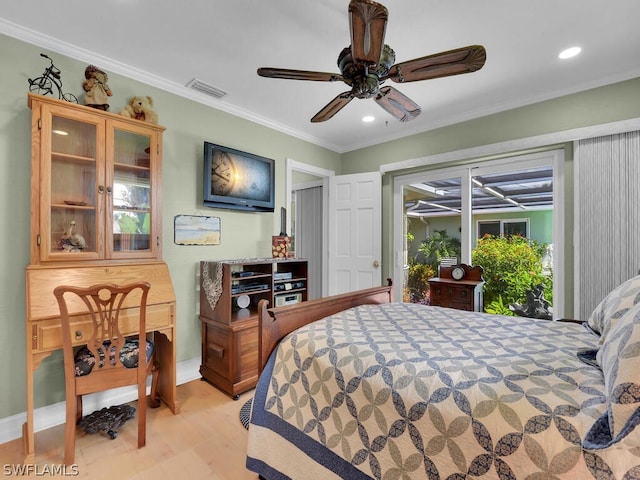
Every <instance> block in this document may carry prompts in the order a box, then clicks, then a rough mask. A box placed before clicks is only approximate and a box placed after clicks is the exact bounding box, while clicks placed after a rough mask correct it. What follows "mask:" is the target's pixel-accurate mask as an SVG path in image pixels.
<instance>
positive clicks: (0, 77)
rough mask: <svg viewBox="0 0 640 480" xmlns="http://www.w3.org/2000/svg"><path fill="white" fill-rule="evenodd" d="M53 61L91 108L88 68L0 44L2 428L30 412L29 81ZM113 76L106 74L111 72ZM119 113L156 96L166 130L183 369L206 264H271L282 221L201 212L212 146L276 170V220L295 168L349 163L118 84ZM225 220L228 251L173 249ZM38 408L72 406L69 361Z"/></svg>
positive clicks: (192, 354) (168, 213) (55, 361)
mask: <svg viewBox="0 0 640 480" xmlns="http://www.w3.org/2000/svg"><path fill="white" fill-rule="evenodd" d="M40 52H44V53H46V54H47V55H49V56H50V57H51V58H53V59H54V62H55V64H56V66H58V67H59V68H60V69H61V70H62V80H63V85H64V90H65V91H71V92H73V93H75V94H76V95H77V96H78V98H80V99H82V96H81V95H80V93H81V92H82V81H83V79H84V69H85V67H86V63H81V62H78V61H75V60H72V59H70V58H67V57H65V56H63V55H61V54H58V53H53V52H49V51H46V50H44V49H41V48H39V47H36V46H33V45H30V44H27V43H24V42H21V41H19V40H16V39H14V38H11V37H7V36H2V35H0V65H2V68H1V69H0V85H2V97H0V204H1V205H2V206H1V207H0V212H1V213H0V231H2V232H3V234H2V235H0V277H1V278H2V282H1V284H2V287H3V288H2V289H0V325H2V335H0V383H1V384H2V385H4V386H5V387H4V388H1V389H0V419H2V418H5V417H8V416H12V415H15V414H18V413H21V412H24V411H25V396H26V394H25V360H24V359H25V300H24V299H25V287H24V285H25V274H24V271H25V267H26V266H27V265H28V263H29V236H30V231H29V230H30V224H29V217H30V171H31V169H30V167H31V165H30V161H31V160H30V159H31V150H30V148H31V133H30V132H31V111H30V110H29V108H28V107H27V93H28V85H27V78H28V77H34V76H37V75H39V74H40V73H41V72H42V70H44V67H45V66H46V63H45V61H44V60H43V59H42V58H41V57H40V55H39V54H40ZM103 68H104V67H103ZM109 86H110V87H111V89H112V90H113V92H114V94H113V97H111V98H110V105H111V108H110V110H111V111H112V112H118V111H120V109H122V108H123V107H124V105H125V103H126V101H127V98H129V97H130V96H134V95H151V96H152V97H153V99H154V102H155V110H156V111H157V112H158V114H159V116H160V124H161V125H163V126H165V127H166V128H167V130H166V132H165V134H164V138H163V145H164V158H163V171H162V177H163V185H162V197H163V198H162V201H163V239H164V244H163V257H164V259H165V261H166V262H167V264H168V266H169V270H170V272H171V278H172V281H173V286H174V290H175V293H176V299H177V325H178V328H177V341H178V343H177V355H178V361H183V360H188V359H192V358H196V357H198V358H199V357H200V351H201V343H200V342H201V341H200V328H201V327H200V321H199V320H198V311H197V308H198V305H197V302H198V297H197V293H198V291H197V288H198V278H197V267H198V265H199V264H198V262H199V261H200V260H216V259H227V258H250V257H268V256H271V236H272V235H276V234H278V233H279V231H280V219H279V214H278V213H276V214H271V213H237V212H231V211H227V210H217V209H209V208H205V207H203V206H202V192H201V185H202V168H203V167H202V151H203V142H204V141H205V140H207V141H211V142H214V143H219V144H222V145H226V146H229V147H233V148H238V149H240V150H243V151H247V152H251V153H255V154H258V155H262V156H265V157H269V158H273V159H275V160H276V177H277V178H276V212H279V210H280V206H283V205H284V203H285V163H286V158H292V159H294V160H297V161H300V162H304V163H308V164H312V165H315V166H317V167H321V168H324V169H327V170H334V171H336V172H337V173H340V170H341V157H340V155H339V154H337V153H335V152H332V151H330V150H327V149H324V148H321V147H318V146H316V145H313V144H310V143H308V142H305V141H302V140H298V139H296V138H293V137H291V136H288V135H285V134H282V133H280V132H277V131H275V130H272V129H269V128H267V127H264V126H261V125H258V124H255V123H252V122H249V121H246V120H243V119H241V118H239V117H236V116H233V115H230V114H227V113H225V112H222V111H219V110H215V109H213V108H210V107H207V106H205V105H202V104H199V103H196V102H193V101H191V100H188V99H185V98H183V97H180V96H177V95H174V94H171V93H168V92H166V91H163V90H160V89H156V88H152V87H149V86H147V85H144V84H142V83H139V82H136V81H133V80H130V79H128V78H125V77H122V76H119V75H115V74H109ZM181 214H187V215H194V214H195V215H213V216H219V217H220V219H221V228H222V243H221V244H220V245H217V246H179V245H175V244H174V243H173V219H174V217H175V216H176V215H181ZM35 379H36V397H35V403H36V407H39V406H43V405H47V404H51V403H56V402H61V401H64V377H63V372H62V357H61V355H60V354H58V353H55V354H54V355H52V356H51V357H49V358H47V359H45V360H44V361H43V362H42V365H41V366H40V368H39V369H38V370H37V371H36V376H35Z"/></svg>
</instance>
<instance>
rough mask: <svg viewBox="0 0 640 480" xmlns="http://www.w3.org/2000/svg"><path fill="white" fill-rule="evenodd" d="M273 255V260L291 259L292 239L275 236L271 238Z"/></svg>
mask: <svg viewBox="0 0 640 480" xmlns="http://www.w3.org/2000/svg"><path fill="white" fill-rule="evenodd" d="M271 255H272V256H273V258H291V257H292V256H293V254H292V252H291V237H283V236H280V235H274V236H273V237H271Z"/></svg>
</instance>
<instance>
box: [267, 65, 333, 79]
mask: <svg viewBox="0 0 640 480" xmlns="http://www.w3.org/2000/svg"><path fill="white" fill-rule="evenodd" d="M258 75H260V76H261V77H267V78H284V79H288V80H311V81H315V82H336V81H338V80H342V75H340V74H339V73H327V72H309V71H307V70H290V69H288V68H272V67H262V68H259V69H258Z"/></svg>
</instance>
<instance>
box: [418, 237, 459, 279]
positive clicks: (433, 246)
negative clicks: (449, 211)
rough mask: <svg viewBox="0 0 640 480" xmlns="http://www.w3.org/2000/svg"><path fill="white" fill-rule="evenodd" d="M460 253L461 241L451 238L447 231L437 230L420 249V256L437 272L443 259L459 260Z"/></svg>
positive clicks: (423, 242)
mask: <svg viewBox="0 0 640 480" xmlns="http://www.w3.org/2000/svg"><path fill="white" fill-rule="evenodd" d="M460 251H461V247H460V239H458V238H454V237H450V236H449V234H448V233H447V231H446V230H435V231H434V233H433V234H432V235H430V236H429V237H428V238H427V239H425V240H423V241H422V243H421V244H420V246H419V247H418V256H422V260H423V261H424V263H426V264H427V265H431V266H433V267H435V268H436V270H437V268H438V265H439V264H440V261H441V260H442V259H443V258H445V257H457V258H458V259H459V258H460Z"/></svg>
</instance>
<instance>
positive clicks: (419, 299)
mask: <svg viewBox="0 0 640 480" xmlns="http://www.w3.org/2000/svg"><path fill="white" fill-rule="evenodd" d="M435 276H436V269H435V268H434V267H433V266H431V265H427V264H425V263H419V262H412V263H410V264H409V271H408V272H407V283H406V296H407V297H408V298H405V300H406V301H408V302H411V303H429V279H430V278H433V277H435Z"/></svg>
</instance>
